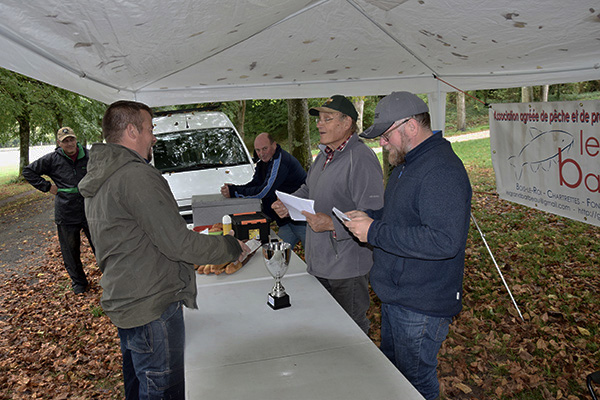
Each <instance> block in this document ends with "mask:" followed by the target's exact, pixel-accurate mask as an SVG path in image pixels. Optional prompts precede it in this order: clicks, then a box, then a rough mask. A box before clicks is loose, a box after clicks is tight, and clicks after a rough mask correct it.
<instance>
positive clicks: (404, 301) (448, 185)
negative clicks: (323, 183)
mask: <svg viewBox="0 0 600 400" xmlns="http://www.w3.org/2000/svg"><path fill="white" fill-rule="evenodd" d="M374 122H375V123H374V124H373V126H371V127H370V128H369V129H367V130H366V131H365V132H364V133H363V134H361V136H362V137H366V138H376V137H380V139H379V143H380V144H381V145H382V146H383V147H384V148H385V149H387V150H388V151H389V152H390V156H389V160H390V164H392V165H394V166H396V167H397V168H395V169H394V170H393V171H392V174H391V175H390V178H389V181H388V184H387V187H386V190H385V198H384V207H383V208H380V209H377V208H373V209H370V210H367V211H366V212H363V211H350V212H348V213H346V214H347V215H348V217H350V218H351V221H348V222H346V226H347V227H348V228H349V229H350V230H351V231H352V233H353V234H354V235H355V236H356V238H358V239H359V240H360V241H361V242H363V243H368V244H369V245H371V246H373V248H374V249H373V253H374V260H375V261H374V264H373V269H372V271H371V286H372V287H373V290H374V291H375V293H376V294H377V296H378V297H379V298H380V299H381V302H382V305H381V317H382V321H381V347H380V348H381V351H382V352H383V353H384V354H385V355H386V356H387V357H388V358H389V359H390V360H391V361H392V362H393V363H394V364H395V365H396V366H397V367H398V369H399V370H400V372H402V373H403V374H404V376H405V377H406V378H407V379H408V380H409V381H410V382H411V383H412V384H413V386H415V388H416V389H417V390H418V391H419V392H420V393H421V394H422V395H423V397H425V398H426V399H428V400H430V399H436V398H438V397H439V383H438V380H437V372H436V366H437V354H438V351H439V349H440V347H441V345H442V342H443V341H444V340H445V339H446V336H447V334H448V329H449V325H450V323H451V322H452V317H454V316H455V315H457V314H458V313H459V312H460V310H461V308H462V282H463V271H464V262H465V246H466V241H467V233H468V231H469V218H470V212H471V184H470V183H469V177H468V176H467V172H466V171H465V168H464V166H463V163H462V162H461V160H460V159H459V158H458V156H457V155H456V154H455V153H454V151H453V150H452V146H451V145H450V142H448V141H447V140H446V139H444V138H443V136H442V133H441V131H436V132H432V130H431V127H430V125H431V123H430V116H429V109H428V107H427V105H426V104H425V102H423V100H421V99H420V98H419V97H417V96H415V95H414V94H412V93H408V92H394V93H392V94H390V95H389V96H386V97H384V98H383V99H382V100H381V101H380V102H379V103H378V104H377V107H376V108H375V121H374Z"/></svg>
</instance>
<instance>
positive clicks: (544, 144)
mask: <svg viewBox="0 0 600 400" xmlns="http://www.w3.org/2000/svg"><path fill="white" fill-rule="evenodd" d="M529 135H530V137H531V139H530V140H529V141H528V142H527V143H526V144H525V145H524V146H523V147H522V148H521V150H520V151H519V152H518V153H517V154H516V155H512V156H510V157H508V163H509V164H510V165H511V167H512V168H513V171H514V173H515V178H516V179H517V180H520V179H521V177H522V176H523V171H524V170H525V168H527V167H529V168H530V169H531V172H533V173H537V172H538V171H539V170H540V168H541V169H542V170H543V171H548V170H549V169H550V167H551V166H552V164H557V163H558V161H557V158H558V152H559V150H560V151H561V152H562V153H566V152H568V151H569V150H570V149H571V147H572V146H573V141H574V138H573V135H571V134H570V133H569V132H567V131H562V130H550V131H546V132H542V131H541V130H539V129H538V128H535V127H531V128H529Z"/></svg>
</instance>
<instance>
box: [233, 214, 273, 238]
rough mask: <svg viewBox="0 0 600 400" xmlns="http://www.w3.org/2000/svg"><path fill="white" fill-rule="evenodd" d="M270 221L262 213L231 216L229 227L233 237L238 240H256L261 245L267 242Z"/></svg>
mask: <svg viewBox="0 0 600 400" xmlns="http://www.w3.org/2000/svg"><path fill="white" fill-rule="evenodd" d="M270 223H271V220H270V218H269V217H267V216H266V215H265V214H263V213H262V212H251V213H237V214H231V225H232V228H233V231H234V232H235V237H236V238H238V239H240V240H247V239H257V240H260V241H261V243H268V242H269V233H270V232H271V228H270V226H269V224H270Z"/></svg>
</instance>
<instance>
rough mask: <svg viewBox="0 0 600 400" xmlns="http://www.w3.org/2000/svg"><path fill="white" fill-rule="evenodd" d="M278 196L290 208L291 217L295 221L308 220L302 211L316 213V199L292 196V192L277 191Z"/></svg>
mask: <svg viewBox="0 0 600 400" xmlns="http://www.w3.org/2000/svg"><path fill="white" fill-rule="evenodd" d="M275 194H276V195H277V198H278V199H279V200H281V202H282V203H283V205H284V206H286V208H287V209H288V211H289V213H290V217H291V218H292V219H293V220H294V221H306V217H305V216H304V215H302V211H308V212H309V213H311V214H315V201H314V200H310V199H302V198H300V197H296V196H292V195H291V194H287V193H283V192H280V191H279V190H276V191H275Z"/></svg>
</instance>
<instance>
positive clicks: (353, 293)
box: [317, 274, 371, 335]
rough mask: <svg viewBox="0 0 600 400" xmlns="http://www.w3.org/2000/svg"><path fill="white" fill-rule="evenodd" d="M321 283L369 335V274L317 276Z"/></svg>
mask: <svg viewBox="0 0 600 400" xmlns="http://www.w3.org/2000/svg"><path fill="white" fill-rule="evenodd" d="M317 279H318V280H319V282H321V285H323V286H324V287H325V289H327V291H328V292H329V293H331V296H332V297H333V298H334V299H335V300H336V301H337V302H338V304H339V305H340V306H342V308H343V309H344V310H345V311H346V312H347V313H348V315H349V316H350V317H351V318H352V319H353V320H354V322H356V324H357V325H358V326H359V327H360V329H362V330H363V332H364V333H366V334H367V335H368V334H369V328H370V327H371V321H369V319H368V318H367V311H368V310H369V306H370V305H371V298H370V296H369V274H366V275H363V276H357V277H355V278H347V279H325V278H319V277H317Z"/></svg>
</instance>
